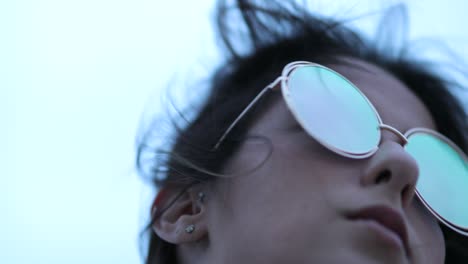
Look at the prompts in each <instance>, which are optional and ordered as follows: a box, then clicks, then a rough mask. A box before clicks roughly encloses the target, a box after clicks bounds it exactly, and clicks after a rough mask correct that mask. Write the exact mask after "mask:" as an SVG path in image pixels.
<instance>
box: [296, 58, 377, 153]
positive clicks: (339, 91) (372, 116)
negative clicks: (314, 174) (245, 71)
mask: <svg viewBox="0 0 468 264" xmlns="http://www.w3.org/2000/svg"><path fill="white" fill-rule="evenodd" d="M288 87H289V98H288V100H289V102H290V108H291V110H292V111H293V113H294V114H295V116H296V118H297V119H298V121H299V123H301V125H302V126H303V127H304V129H305V130H306V131H307V132H308V133H309V134H311V135H312V136H313V137H314V138H315V139H317V140H319V141H320V142H322V143H324V144H326V145H329V146H332V147H334V148H337V149H339V150H341V151H344V152H348V153H351V154H364V153H366V152H369V151H371V150H372V149H374V148H375V147H376V146H377V144H378V143H379V140H380V130H379V129H378V125H379V119H378V117H377V115H376V113H375V111H374V109H373V107H372V106H371V105H370V103H369V102H368V101H367V99H366V98H365V97H364V96H363V94H361V92H360V91H359V90H358V88H356V87H355V86H354V85H353V84H352V83H351V82H349V81H348V80H347V79H345V78H344V77H342V76H341V75H339V74H337V73H335V72H334V71H332V70H330V69H327V68H323V67H320V66H304V67H299V68H297V69H296V70H294V71H293V72H292V73H291V75H290V76H289V81H288Z"/></svg>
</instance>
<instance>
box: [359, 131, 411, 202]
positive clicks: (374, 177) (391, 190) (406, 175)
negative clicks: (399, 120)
mask: <svg viewBox="0 0 468 264" xmlns="http://www.w3.org/2000/svg"><path fill="white" fill-rule="evenodd" d="M402 144H404V143H402V142H401V140H399V138H398V137H396V136H395V135H394V134H393V135H392V133H388V132H383V133H382V141H381V144H380V145H379V149H378V150H377V152H376V153H375V154H374V155H373V156H372V157H371V158H370V159H369V160H368V163H367V164H366V166H365V168H364V172H363V173H362V178H361V184H362V185H363V186H365V187H368V188H380V189H381V190H382V192H384V193H385V194H386V195H389V196H390V197H391V199H392V200H394V201H392V202H396V203H401V205H402V207H403V208H406V207H408V206H409V205H410V204H411V201H412V199H413V197H414V195H415V188H416V182H417V180H418V175H419V169H418V165H417V163H416V160H415V159H414V158H413V157H412V156H411V155H410V154H408V152H406V151H405V149H404V148H403V146H402ZM396 203H395V204H396Z"/></svg>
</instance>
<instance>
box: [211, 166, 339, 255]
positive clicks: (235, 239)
mask: <svg viewBox="0 0 468 264" xmlns="http://www.w3.org/2000/svg"><path fill="white" fill-rule="evenodd" d="M270 161H271V162H268V164H265V166H264V167H262V168H261V169H259V170H257V171H256V172H255V173H253V174H250V175H247V176H241V177H238V178H235V179H231V180H229V183H228V184H226V185H225V186H226V187H225V188H224V190H223V196H224V198H223V199H224V200H225V202H226V205H225V206H224V209H222V210H221V211H224V212H226V213H225V214H224V215H223V216H221V217H222V218H220V219H219V221H217V222H218V224H219V226H222V227H223V229H224V230H220V231H221V232H222V235H221V236H219V238H213V239H216V240H218V239H219V241H221V240H223V241H224V242H222V243H225V245H224V247H225V249H226V250H222V251H223V252H227V253H229V254H232V258H234V256H236V257H235V258H236V259H237V260H238V263H251V262H248V260H252V259H255V260H256V262H255V263H294V262H293V261H292V260H295V259H297V261H296V263H301V262H303V261H304V259H309V258H310V256H318V255H320V254H321V253H320V252H314V253H313V252H311V251H312V250H313V249H317V250H319V249H320V248H322V249H323V247H324V244H326V245H328V247H333V245H334V244H333V243H336V240H337V237H334V235H333V232H330V230H332V229H333V228H331V227H332V226H333V222H332V221H331V220H333V219H336V210H333V208H332V207H331V206H330V204H329V203H328V202H327V201H326V197H327V196H328V195H325V194H324V193H323V179H321V177H319V176H318V175H312V172H311V173H310V175H309V174H305V173H303V171H304V170H303V169H302V167H298V166H299V164H298V163H295V162H291V160H288V159H284V158H282V159H275V158H274V157H272V159H271V160H270ZM293 165H297V166H293ZM284 168H288V169H287V170H286V169H284ZM309 168H310V162H309ZM301 171H302V173H301ZM220 209H221V208H220ZM215 233H216V232H215ZM215 235H217V234H215ZM226 237H229V238H230V239H229V240H226V239H225V238H226ZM318 238H323V239H318ZM285 241H287V243H285ZM328 242H329V243H328ZM226 258H230V257H224V258H223V259H226ZM224 263H225V262H224Z"/></svg>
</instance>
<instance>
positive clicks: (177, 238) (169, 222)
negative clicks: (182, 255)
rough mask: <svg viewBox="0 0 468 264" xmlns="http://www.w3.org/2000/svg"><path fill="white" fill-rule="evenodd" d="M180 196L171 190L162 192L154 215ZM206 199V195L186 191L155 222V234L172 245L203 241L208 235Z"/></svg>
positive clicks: (154, 207)
mask: <svg viewBox="0 0 468 264" xmlns="http://www.w3.org/2000/svg"><path fill="white" fill-rule="evenodd" d="M178 194H179V193H173V192H171V191H170V190H163V191H162V192H160V193H159V194H158V196H157V197H156V199H155V203H154V204H153V207H152V209H151V211H152V215H154V214H155V213H156V211H157V210H158V209H159V208H164V205H166V206H167V205H168V204H169V203H170V202H172V200H173V199H175V198H176V197H177V196H178ZM160 195H161V196H160ZM162 196H164V197H162ZM204 199H205V195H204V194H200V192H195V191H194V190H191V189H189V190H186V191H184V193H183V194H181V195H180V196H179V197H178V198H177V200H176V201H175V202H174V203H173V204H172V205H170V206H169V207H168V208H167V209H166V210H165V211H164V212H162V213H161V215H159V216H158V217H157V218H156V219H155V220H154V223H153V230H154V232H155V233H156V234H157V235H158V236H159V237H161V238H162V239H163V240H165V241H167V242H169V243H172V244H182V243H190V242H196V241H198V240H201V239H202V238H203V237H205V236H206V235H207V233H208V230H207V225H206V213H205V211H206V208H205V207H206V205H205V204H204Z"/></svg>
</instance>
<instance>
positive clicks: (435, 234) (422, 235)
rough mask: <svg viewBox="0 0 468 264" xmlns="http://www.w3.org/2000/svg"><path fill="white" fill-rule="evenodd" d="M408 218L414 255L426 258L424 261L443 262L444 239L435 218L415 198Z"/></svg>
mask: <svg viewBox="0 0 468 264" xmlns="http://www.w3.org/2000/svg"><path fill="white" fill-rule="evenodd" d="M408 216H409V219H410V225H411V230H410V232H409V233H410V235H411V236H410V244H411V247H412V249H413V250H414V253H415V257H417V258H421V259H427V262H426V263H443V260H444V258H445V241H444V236H443V234H442V230H441V229H440V226H439V224H438V221H437V219H436V218H435V217H434V216H433V215H432V214H431V213H430V212H429V211H428V210H427V209H426V208H425V207H424V205H423V204H421V202H419V200H418V199H417V198H415V201H414V202H413V204H412V206H411V208H410V211H409V213H408Z"/></svg>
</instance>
